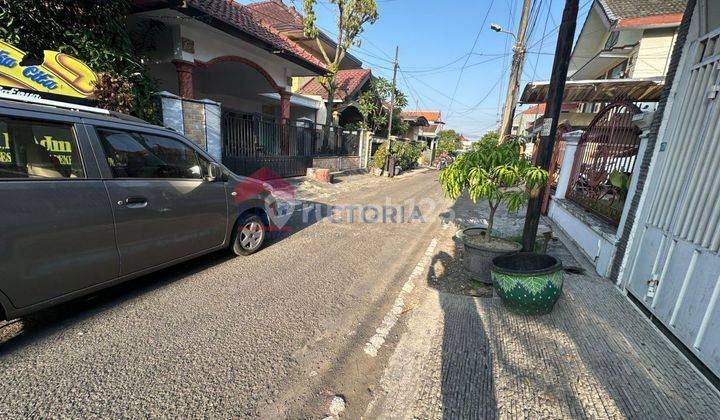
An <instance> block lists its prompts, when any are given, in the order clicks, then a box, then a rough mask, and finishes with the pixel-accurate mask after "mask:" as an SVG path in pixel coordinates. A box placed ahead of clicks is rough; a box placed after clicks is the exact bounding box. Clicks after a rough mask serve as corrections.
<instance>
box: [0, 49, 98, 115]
mask: <svg viewBox="0 0 720 420" xmlns="http://www.w3.org/2000/svg"><path fill="white" fill-rule="evenodd" d="M44 54H45V55H44V60H43V63H42V64H41V65H33V66H21V65H20V62H21V61H22V59H23V57H24V56H25V52H24V51H22V50H20V49H18V48H16V47H15V46H13V45H11V44H8V43H7V42H4V41H2V40H0V92H2V93H5V94H12V95H16V96H25V97H33V98H46V99H53V100H60V101H63V100H65V101H69V102H87V101H92V99H94V97H93V92H94V91H95V83H96V81H97V77H96V76H95V73H93V71H92V70H91V69H90V67H88V66H87V65H86V64H85V63H83V62H82V61H80V60H78V59H77V58H75V57H72V56H70V55H67V54H64V53H60V52H57V51H45V52H44Z"/></svg>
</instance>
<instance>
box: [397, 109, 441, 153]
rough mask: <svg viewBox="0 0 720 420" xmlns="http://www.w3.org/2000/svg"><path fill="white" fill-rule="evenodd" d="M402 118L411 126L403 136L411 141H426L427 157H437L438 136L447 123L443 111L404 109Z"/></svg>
mask: <svg viewBox="0 0 720 420" xmlns="http://www.w3.org/2000/svg"><path fill="white" fill-rule="evenodd" d="M400 118H401V119H402V120H403V121H405V122H407V123H408V125H409V126H410V128H409V130H408V131H407V133H405V134H404V135H403V136H402V137H403V138H405V139H407V140H410V141H420V142H424V143H425V146H426V158H427V159H428V160H430V161H432V160H434V159H435V147H436V145H437V144H436V143H437V138H438V136H439V135H440V131H442V127H443V126H444V125H445V123H444V122H443V120H442V112H441V111H403V112H402V113H400Z"/></svg>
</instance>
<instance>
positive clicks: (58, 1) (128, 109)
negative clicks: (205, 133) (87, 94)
mask: <svg viewBox="0 0 720 420" xmlns="http://www.w3.org/2000/svg"><path fill="white" fill-rule="evenodd" d="M129 12H130V1H129V0H107V1H90V0H78V1H67V0H42V1H13V0H0V22H3V23H2V25H0V39H3V40H5V41H7V42H9V43H11V44H13V45H15V46H17V47H18V48H20V49H22V50H23V51H25V52H26V53H27V54H30V56H31V57H36V58H38V59H41V58H42V52H43V50H53V51H60V52H63V53H66V54H69V55H72V56H74V57H76V58H78V59H79V60H82V61H83V62H85V63H86V64H87V65H88V66H89V67H90V68H91V69H92V70H93V71H95V72H96V73H98V75H99V77H98V79H99V81H98V86H97V87H96V97H97V98H98V101H99V106H101V107H103V108H107V109H111V110H114V111H119V112H125V113H129V114H132V115H135V116H137V117H140V118H143V119H147V120H149V121H153V122H156V121H157V120H158V119H159V112H158V106H157V101H156V98H155V96H154V93H155V91H156V86H155V83H154V82H153V81H152V80H151V79H150V78H149V77H148V76H147V75H146V73H145V70H144V68H143V66H142V64H141V63H140V62H139V59H138V57H142V55H143V53H144V51H141V50H140V49H139V48H138V46H146V44H145V43H143V42H137V43H134V42H132V39H131V36H130V35H129V32H128V28H127V16H128V14H129ZM157 29H158V28H157V26H154V25H148V26H146V27H143V28H141V30H142V31H143V33H141V34H139V38H141V39H145V40H147V39H150V37H149V36H148V33H149V32H151V31H154V30H157Z"/></svg>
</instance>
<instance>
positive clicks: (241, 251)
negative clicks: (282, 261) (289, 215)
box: [232, 214, 267, 255]
mask: <svg viewBox="0 0 720 420" xmlns="http://www.w3.org/2000/svg"><path fill="white" fill-rule="evenodd" d="M266 238H267V223H265V221H264V220H263V219H262V217H260V216H258V215H255V214H248V215H245V216H242V217H240V219H239V220H238V223H237V225H236V226H235V232H233V241H232V250H233V252H234V253H235V254H236V255H250V254H254V253H256V252H258V251H259V250H260V249H261V248H262V246H263V244H264V243H265V239H266Z"/></svg>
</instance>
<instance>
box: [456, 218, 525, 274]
mask: <svg viewBox="0 0 720 420" xmlns="http://www.w3.org/2000/svg"><path fill="white" fill-rule="evenodd" d="M483 235H487V229H486V228H484V227H470V228H467V229H463V230H461V231H460V232H458V237H459V238H460V240H461V241H462V243H463V250H464V252H465V258H464V259H463V267H464V268H465V271H467V273H468V275H469V276H470V277H471V278H472V279H473V280H475V281H479V282H481V283H485V284H492V277H491V276H490V265H491V263H492V260H493V258H495V257H497V256H500V255H507V254H512V253H515V252H518V251H520V249H521V248H522V246H521V245H520V244H519V243H517V242H512V241H506V242H507V245H508V246H509V247H511V248H513V250H511V251H507V250H502V251H498V250H497V249H495V248H493V247H492V246H484V245H483V244H482V243H475V242H473V243H469V242H468V241H466V239H467V238H468V237H471V236H483ZM496 240H497V239H496Z"/></svg>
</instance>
